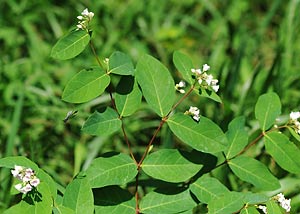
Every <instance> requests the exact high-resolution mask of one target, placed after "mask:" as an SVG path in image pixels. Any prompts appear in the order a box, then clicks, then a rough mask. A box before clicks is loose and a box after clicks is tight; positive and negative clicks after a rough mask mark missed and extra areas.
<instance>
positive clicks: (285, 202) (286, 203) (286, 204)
mask: <svg viewBox="0 0 300 214" xmlns="http://www.w3.org/2000/svg"><path fill="white" fill-rule="evenodd" d="M272 199H273V200H275V201H277V202H278V203H279V205H280V206H281V207H282V208H283V209H285V211H286V212H290V211H291V199H286V198H285V197H284V195H283V194H282V193H279V194H277V195H275V196H274V197H273V198H272ZM257 208H258V209H260V210H262V211H263V213H265V214H267V213H268V210H267V207H266V206H263V205H259V206H258V207H257Z"/></svg>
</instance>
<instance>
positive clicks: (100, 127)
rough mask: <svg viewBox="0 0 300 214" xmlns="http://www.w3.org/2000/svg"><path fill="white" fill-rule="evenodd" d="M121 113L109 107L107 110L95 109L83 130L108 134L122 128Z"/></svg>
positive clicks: (103, 134)
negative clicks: (100, 111)
mask: <svg viewBox="0 0 300 214" xmlns="http://www.w3.org/2000/svg"><path fill="white" fill-rule="evenodd" d="M121 125H122V122H121V120H120V119H119V115H118V113H117V112H115V111H114V110H113V109H112V108H110V107H108V108H107V109H106V110H105V112H103V113H99V112H97V111H95V112H94V113H93V114H92V115H91V116H90V117H89V118H88V119H87V121H86V122H85V123H84V125H83V127H82V131H83V132H85V133H88V134H91V135H98V136H107V135H110V134H112V133H114V132H116V131H118V130H119V129H120V128H121Z"/></svg>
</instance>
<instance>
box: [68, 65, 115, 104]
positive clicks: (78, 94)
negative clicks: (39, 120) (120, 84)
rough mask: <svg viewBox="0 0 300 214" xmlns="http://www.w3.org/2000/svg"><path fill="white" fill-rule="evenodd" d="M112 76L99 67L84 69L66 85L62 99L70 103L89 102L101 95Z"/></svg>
mask: <svg viewBox="0 0 300 214" xmlns="http://www.w3.org/2000/svg"><path fill="white" fill-rule="evenodd" d="M109 83H110V77H109V76H108V75H107V74H106V73H105V71H103V70H102V69H101V68H99V67H93V68H89V69H83V70H81V71H80V72H79V73H78V74H76V75H75V76H74V77H73V78H72V79H71V80H70V81H69V82H68V83H67V85H66V87H65V89H64V91H63V94H62V99H63V100H64V101H67V102H70V103H84V102H88V101H90V100H92V99H94V98H96V97H97V96H99V95H101V94H102V93H103V92H104V90H105V88H106V87H107V86H108V85H109Z"/></svg>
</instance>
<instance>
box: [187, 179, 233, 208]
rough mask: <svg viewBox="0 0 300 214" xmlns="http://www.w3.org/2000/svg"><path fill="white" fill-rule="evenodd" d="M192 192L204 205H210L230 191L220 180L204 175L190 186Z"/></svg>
mask: <svg viewBox="0 0 300 214" xmlns="http://www.w3.org/2000/svg"><path fill="white" fill-rule="evenodd" d="M190 190H191V191H192V193H193V194H194V195H195V196H196V197H197V198H198V200H199V201H200V202H202V203H206V204H207V203H208V202H210V201H211V200H214V199H215V198H218V197H220V196H222V195H224V194H225V193H228V192H229V190H228V189H227V187H225V186H224V185H223V184H222V183H221V182H220V181H219V180H218V179H216V178H213V177H210V176H208V175H204V176H202V177H200V178H199V179H198V180H196V181H195V182H194V183H192V184H191V185H190Z"/></svg>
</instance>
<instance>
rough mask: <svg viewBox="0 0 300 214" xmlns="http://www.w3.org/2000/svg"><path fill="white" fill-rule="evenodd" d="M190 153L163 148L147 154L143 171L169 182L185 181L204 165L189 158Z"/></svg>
mask: <svg viewBox="0 0 300 214" xmlns="http://www.w3.org/2000/svg"><path fill="white" fill-rule="evenodd" d="M189 156H191V154H190V153H187V152H182V151H179V150H176V149H162V150H159V151H157V152H154V153H152V154H150V155H148V156H147V158H146V159H145V160H144V162H143V164H142V169H143V171H144V172H145V173H146V174H148V175H150V176H151V177H153V178H156V179H160V180H163V181H167V182H175V183H176V182H183V181H186V180H188V179H189V178H191V177H192V176H193V175H195V174H196V173H197V172H198V171H199V170H200V169H201V168H202V165H200V164H195V163H193V162H192V161H190V160H189Z"/></svg>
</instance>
